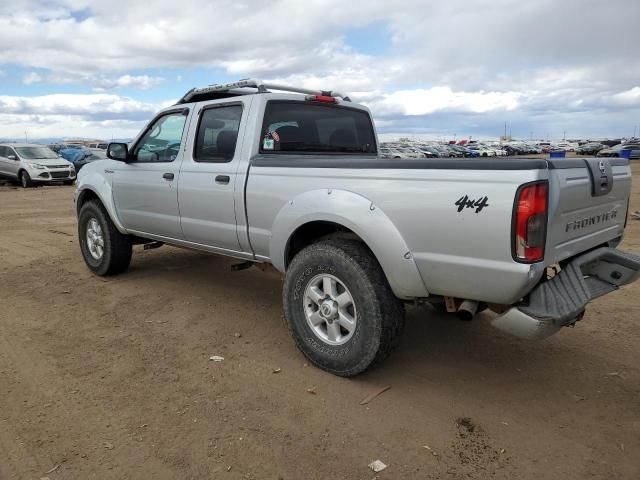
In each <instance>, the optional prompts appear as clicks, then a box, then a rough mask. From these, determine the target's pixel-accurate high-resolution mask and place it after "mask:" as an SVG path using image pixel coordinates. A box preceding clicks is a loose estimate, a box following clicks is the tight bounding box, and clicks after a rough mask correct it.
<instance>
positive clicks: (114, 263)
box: [78, 200, 132, 276]
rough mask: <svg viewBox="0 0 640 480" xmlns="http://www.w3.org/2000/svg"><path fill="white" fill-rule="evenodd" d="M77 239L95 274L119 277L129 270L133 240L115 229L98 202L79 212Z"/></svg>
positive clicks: (89, 203) (87, 262)
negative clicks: (117, 275) (119, 274)
mask: <svg viewBox="0 0 640 480" xmlns="http://www.w3.org/2000/svg"><path fill="white" fill-rule="evenodd" d="M78 239H79V242H80V250H81V251H82V256H83V257H84V261H85V263H86V264H87V266H88V267H89V269H90V270H91V271H92V272H93V273H95V274H96V275H100V276H107V275H116V274H118V273H122V272H124V271H125V270H126V269H127V268H128V267H129V263H130V262H131V253H132V247H131V239H130V238H129V237H128V236H127V235H123V234H121V233H120V232H119V231H118V230H117V229H116V227H115V225H114V224H113V222H112V221H111V219H110V218H109V215H108V214H107V212H106V211H105V210H104V207H103V206H102V205H101V204H100V203H99V202H97V201H95V200H92V201H90V202H87V203H85V204H84V205H83V206H82V208H81V209H80V216H79V218H78Z"/></svg>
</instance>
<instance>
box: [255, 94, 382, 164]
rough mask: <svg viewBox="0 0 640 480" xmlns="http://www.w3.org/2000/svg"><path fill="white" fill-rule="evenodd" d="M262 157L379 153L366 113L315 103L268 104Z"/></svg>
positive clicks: (264, 124) (287, 102) (263, 127)
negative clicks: (285, 154) (278, 154)
mask: <svg viewBox="0 0 640 480" xmlns="http://www.w3.org/2000/svg"><path fill="white" fill-rule="evenodd" d="M260 152H261V153H311V154H324V153H326V154H338V153H339V154H355V155H358V154H360V155H375V154H376V153H377V150H376V143H375V136H374V133H373V125H372V123H371V118H370V117H369V114H368V113H367V112H365V111H362V110H358V109H354V108H349V107H345V106H343V105H333V104H321V103H314V102H296V101H270V102H268V103H267V106H266V110H265V115H264V123H263V126H262V135H261V137H260Z"/></svg>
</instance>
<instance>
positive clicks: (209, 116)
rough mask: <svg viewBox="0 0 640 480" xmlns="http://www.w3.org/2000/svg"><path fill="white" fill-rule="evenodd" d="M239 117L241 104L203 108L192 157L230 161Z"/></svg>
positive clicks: (203, 160) (207, 160) (234, 145)
mask: <svg viewBox="0 0 640 480" xmlns="http://www.w3.org/2000/svg"><path fill="white" fill-rule="evenodd" d="M241 117H242V106H241V105H229V106H226V107H214V108H207V109H205V110H203V111H202V114H201V115H200V123H199V124H198V135H197V137H196V145H195V148H194V152H193V159H194V160H195V161H196V162H219V163H224V162H230V161H231V160H232V159H233V155H234V154H235V151H236V141H237V139H238V129H239V128H240V118H241Z"/></svg>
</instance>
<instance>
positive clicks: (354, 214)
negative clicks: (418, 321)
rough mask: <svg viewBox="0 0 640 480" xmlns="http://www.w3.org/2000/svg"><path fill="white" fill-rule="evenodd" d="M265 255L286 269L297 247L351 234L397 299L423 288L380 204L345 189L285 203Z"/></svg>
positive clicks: (314, 193) (318, 192) (310, 194)
mask: <svg viewBox="0 0 640 480" xmlns="http://www.w3.org/2000/svg"><path fill="white" fill-rule="evenodd" d="M271 231H272V235H271V240H270V245H269V247H270V257H271V262H272V263H273V265H274V266H275V267H276V268H277V269H278V270H280V271H282V272H284V271H286V269H287V267H288V265H289V262H290V261H291V260H292V258H293V257H294V256H295V254H296V253H297V252H299V251H300V250H301V249H302V248H304V247H305V246H307V245H310V244H312V243H315V242H316V241H318V240H321V239H324V238H327V237H330V236H338V237H346V238H355V239H357V240H360V241H361V242H363V243H364V244H365V246H366V247H367V248H368V249H369V250H370V251H371V252H372V254H373V255H374V257H375V258H376V260H377V261H378V263H379V264H380V266H381V267H382V270H383V272H384V274H385V276H386V277H387V281H388V282H389V285H390V286H391V288H392V290H393V292H394V293H395V294H396V296H398V297H399V298H403V299H410V298H417V297H426V296H428V292H427V290H426V288H425V285H424V282H423V280H422V277H421V276H420V273H419V271H418V268H417V266H416V264H415V261H414V260H413V257H412V255H411V251H410V249H409V247H408V246H407V244H406V242H405V241H404V238H403V237H402V235H401V234H400V232H399V231H398V229H397V228H396V227H395V225H394V224H393V222H392V221H391V220H390V219H389V217H388V216H387V215H386V214H385V213H384V212H383V211H382V209H381V208H379V207H377V206H376V205H374V204H373V203H372V202H371V201H370V200H369V199H367V198H365V197H363V196H362V195H359V194H356V193H353V192H349V191H345V190H330V189H322V190H313V191H310V192H305V193H303V194H301V195H299V196H298V197H296V198H295V199H293V200H291V201H290V202H288V203H287V204H286V205H285V206H284V207H283V208H282V209H281V210H280V212H279V213H278V215H277V216H276V219H275V221H274V223H273V226H272V230H271Z"/></svg>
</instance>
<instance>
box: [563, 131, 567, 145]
mask: <svg viewBox="0 0 640 480" xmlns="http://www.w3.org/2000/svg"><path fill="white" fill-rule="evenodd" d="M566 140H567V131H566V130H565V131H564V132H562V141H563V142H564V141H566Z"/></svg>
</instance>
